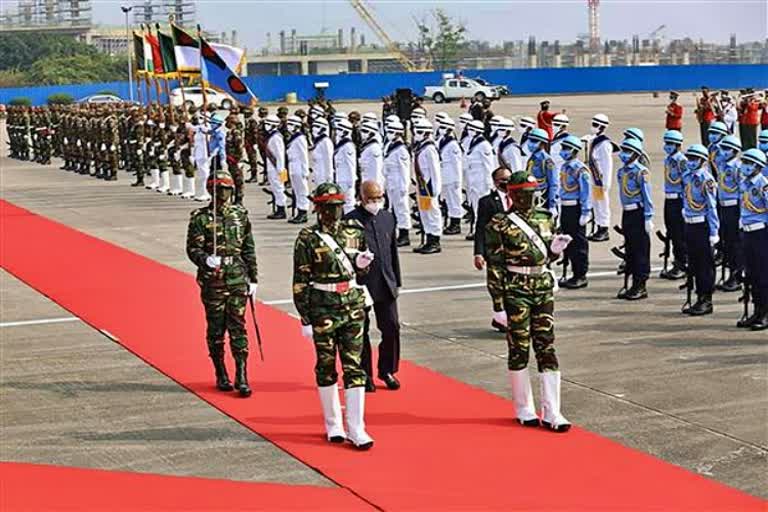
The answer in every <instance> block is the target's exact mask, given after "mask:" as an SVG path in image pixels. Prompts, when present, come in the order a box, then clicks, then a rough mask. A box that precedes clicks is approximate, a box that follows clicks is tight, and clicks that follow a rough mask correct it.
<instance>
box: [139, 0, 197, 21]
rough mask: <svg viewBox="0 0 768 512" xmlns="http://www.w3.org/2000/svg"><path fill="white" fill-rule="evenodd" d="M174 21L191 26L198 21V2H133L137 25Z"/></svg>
mask: <svg viewBox="0 0 768 512" xmlns="http://www.w3.org/2000/svg"><path fill="white" fill-rule="evenodd" d="M170 16H173V19H174V22H175V23H176V24H177V25H179V26H182V27H187V28H191V27H194V26H195V23H196V22H197V2H196V1H194V0H136V1H134V2H133V22H134V24H136V25H141V24H145V25H152V24H155V23H160V24H165V23H168V18H169V17H170Z"/></svg>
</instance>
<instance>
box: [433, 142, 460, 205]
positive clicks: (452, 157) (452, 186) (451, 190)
mask: <svg viewBox="0 0 768 512" xmlns="http://www.w3.org/2000/svg"><path fill="white" fill-rule="evenodd" d="M438 151H439V153H440V167H441V169H440V170H441V172H442V175H443V176H442V178H443V187H442V190H441V192H442V195H443V199H445V203H446V205H447V206H448V217H450V218H452V219H461V218H462V217H463V216H464V209H463V208H462V207H461V185H462V179H463V177H464V151H462V149H461V145H460V144H459V141H458V140H456V138H455V137H454V136H453V135H446V136H444V137H441V138H440V140H439V141H438Z"/></svg>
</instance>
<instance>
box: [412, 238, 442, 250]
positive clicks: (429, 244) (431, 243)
mask: <svg viewBox="0 0 768 512" xmlns="http://www.w3.org/2000/svg"><path fill="white" fill-rule="evenodd" d="M413 252H415V253H418V254H437V253H439V252H442V248H441V247H440V237H438V236H434V235H427V241H426V242H425V243H424V245H422V246H421V247H417V248H415V249H414V250H413Z"/></svg>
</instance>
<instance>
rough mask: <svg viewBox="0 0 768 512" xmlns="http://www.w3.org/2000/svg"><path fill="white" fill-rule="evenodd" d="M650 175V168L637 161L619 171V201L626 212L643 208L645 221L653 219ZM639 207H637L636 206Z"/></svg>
mask: <svg viewBox="0 0 768 512" xmlns="http://www.w3.org/2000/svg"><path fill="white" fill-rule="evenodd" d="M649 177H650V173H649V172H648V168H647V167H645V166H644V165H642V164H639V163H638V162H637V161H634V162H632V163H630V164H629V165H624V166H623V167H621V168H620V169H619V172H618V174H617V179H618V182H619V199H620V200H621V206H622V208H623V209H624V211H630V210H636V209H638V208H642V210H643V216H644V217H645V220H651V219H652V218H653V201H652V200H651V184H650V180H649ZM635 205H637V206H635Z"/></svg>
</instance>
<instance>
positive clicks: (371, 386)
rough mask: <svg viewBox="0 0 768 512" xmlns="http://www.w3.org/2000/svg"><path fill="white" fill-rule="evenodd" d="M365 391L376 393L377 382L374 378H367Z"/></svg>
mask: <svg viewBox="0 0 768 512" xmlns="http://www.w3.org/2000/svg"><path fill="white" fill-rule="evenodd" d="M365 392H366V393H375V392H376V383H375V382H373V379H372V378H370V377H368V378H367V379H365Z"/></svg>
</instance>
